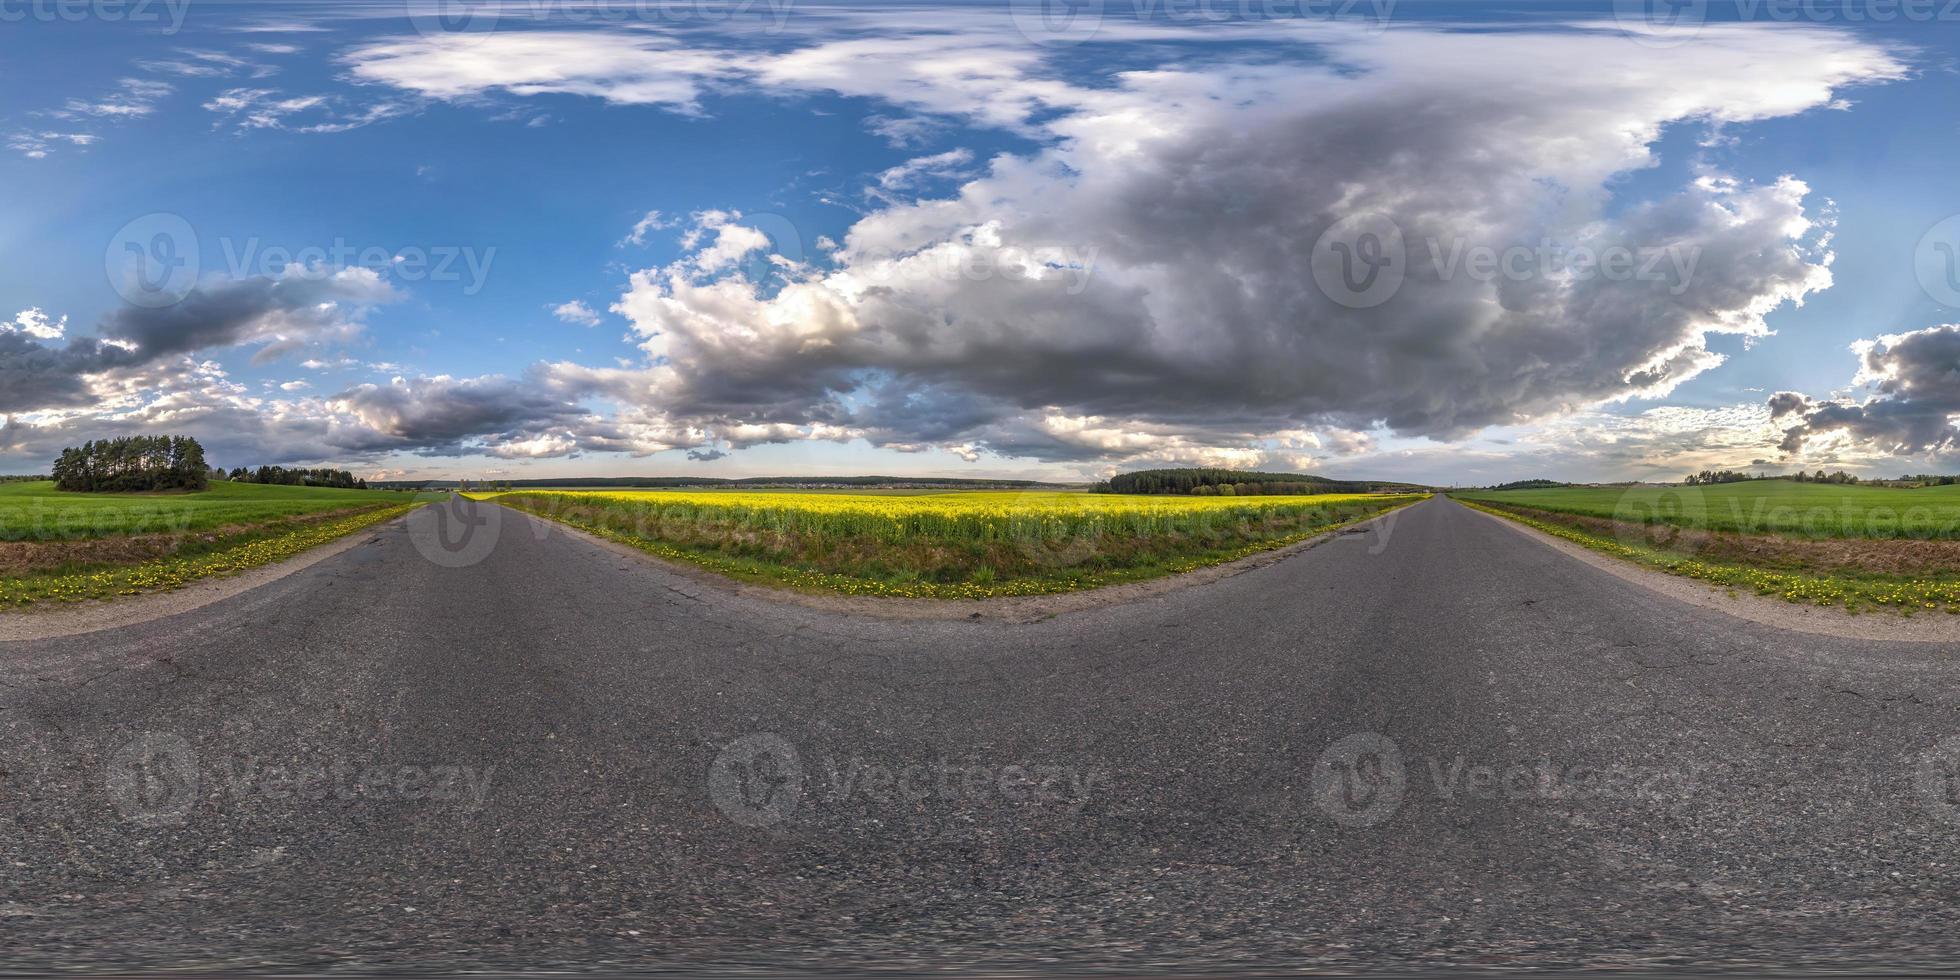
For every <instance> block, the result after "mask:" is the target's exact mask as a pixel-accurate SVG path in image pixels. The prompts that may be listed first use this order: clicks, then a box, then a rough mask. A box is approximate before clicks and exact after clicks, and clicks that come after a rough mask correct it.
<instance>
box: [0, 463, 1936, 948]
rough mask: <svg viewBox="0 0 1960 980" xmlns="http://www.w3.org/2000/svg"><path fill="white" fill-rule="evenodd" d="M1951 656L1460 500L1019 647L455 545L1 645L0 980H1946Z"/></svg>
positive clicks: (385, 549) (365, 560)
mask: <svg viewBox="0 0 1960 980" xmlns="http://www.w3.org/2000/svg"><path fill="white" fill-rule="evenodd" d="M467 520H474V521H477V522H481V524H482V526H478V527H476V528H474V536H473V537H471V538H469V539H468V540H467V542H465V541H464V539H462V538H461V537H459V536H458V535H457V528H458V527H460V526H462V525H461V523H460V522H462V521H467ZM437 521H445V522H451V523H449V524H448V525H447V526H446V527H442V526H437V525H436V524H435V523H433V522H437ZM445 531H446V532H447V533H448V534H449V537H448V538H446V539H442V540H441V541H438V540H437V539H438V538H440V536H441V533H443V532H445ZM432 541H437V543H436V544H434V545H432V544H431V542H432ZM442 541H446V542H447V547H445V546H444V545H443V543H442ZM1957 657H1960V654H1956V651H1955V650H1954V649H1951V648H1942V647H1939V646H1934V645H1913V644H1899V643H1877V642H1861V641H1855V640H1847V639H1832V638H1824V637H1817V636H1810V635H1802V634H1796V633H1786V632H1780V631H1777V630H1775V629H1772V628H1769V627H1765V626H1758V625H1754V624H1751V623H1747V622H1744V621H1741V620H1737V619H1732V618H1729V617H1726V616H1724V615H1721V614H1719V613H1716V612H1711V611H1707V610H1703V609H1698V608H1694V607H1691V606H1688V605H1684V604H1682V603H1679V602H1677V601H1674V600H1672V599H1667V598H1665V597H1662V596H1660V595H1658V594H1655V593H1650V592H1647V591H1645V590H1642V589H1640V588H1638V587H1636V586H1632V585H1629V583H1627V582H1625V581H1623V580H1621V579H1619V578H1617V577H1615V576H1613V575H1610V574H1608V573H1606V572H1603V571H1600V570H1598V569H1596V568H1593V567H1591V566H1589V565H1587V564H1585V563H1583V562H1579V561H1576V560H1574V559H1572V558H1570V557H1567V556H1564V555H1562V554H1559V553H1557V552H1555V551H1553V550H1552V549H1550V548H1548V547H1546V546H1544V545H1543V544H1541V543H1539V542H1537V541H1535V540H1533V539H1530V538H1528V537H1525V536H1523V535H1521V534H1519V533H1517V532H1515V531H1513V530H1511V529H1510V528H1507V527H1504V526H1502V525H1500V524H1499V523H1497V522H1495V521H1494V520H1492V519H1490V518H1488V517H1485V516H1483V515H1480V514H1476V513H1473V512H1471V511H1468V510H1466V509H1464V508H1462V507H1460V506H1458V505H1456V504H1454V503H1451V502H1449V501H1446V500H1440V499H1439V500H1433V501H1430V502H1427V503H1423V504H1419V505H1417V506H1415V507H1413V508H1411V509H1408V510H1406V511H1404V512H1402V513H1401V514H1399V515H1398V516H1397V519H1396V520H1395V522H1394V523H1393V526H1392V533H1383V532H1381V531H1377V532H1376V533H1368V534H1356V535H1349V536H1346V537H1343V538H1341V539H1338V540H1335V541H1331V542H1329V543H1327V544H1325V545H1323V546H1321V547H1319V548H1315V549H1312V550H1310V551H1307V552H1305V553H1303V554H1300V555H1298V556H1296V557H1293V558H1290V559H1287V560H1285V561H1282V562H1278V563H1276V564H1272V565H1269V566H1267V567H1264V568H1260V569H1257V570H1254V571H1250V572H1247V573H1245V574H1242V575H1238V576H1235V577H1231V578H1228V579H1225V580H1223V581H1219V582H1216V583H1212V584H1208V585H1203V586H1196V587H1193V588H1189V589H1184V590H1179V591H1174V592H1172V593H1170V594H1168V595H1165V596H1162V597H1158V598H1155V599H1150V600H1147V601H1143V602H1138V603H1133V604H1129V605H1121V606H1114V607H1108V608H1102V609H1095V610H1089V611H1085V612H1077V613H1071V614H1067V615H1064V616H1061V617H1058V618H1055V619H1050V620H1046V621H1043V622H1038V623H1032V624H1025V625H1011V624H1003V623H988V622H900V621H891V620H880V619H872V618H865V617H847V616H844V615H841V614H837V613H832V612H826V611H821V610H817V609H811V608H806V607H803V606H798V605H794V604H786V603H777V602H772V601H769V600H767V599H760V598H751V597H741V596H735V595H731V594H726V593H723V592H721V591H719V590H717V589H715V588H713V587H706V586H702V585H700V584H699V583H698V582H696V581H694V580H692V579H690V578H687V577H683V576H679V575H676V574H674V573H672V572H669V571H666V570H663V569H661V568H658V567H655V566H653V565H652V564H650V563H646V562H642V561H639V560H636V559H633V558H629V557H623V556H621V555H620V554H618V553H616V552H614V551H612V550H608V549H606V548H603V547H601V546H599V545H597V544H594V543H592V542H590V541H588V540H586V539H583V538H580V537H578V536H575V535H572V534H568V533H567V532H565V531H563V530H561V529H556V528H553V527H551V526H549V525H546V524H543V523H541V522H537V521H534V520H533V519H531V518H527V517H525V516H522V515H519V514H517V513H515V512H512V511H508V510H503V509H501V508H495V507H493V506H491V505H488V504H470V503H464V502H453V503H450V504H446V505H442V508H441V509H425V510H424V511H423V512H421V515H420V516H419V517H417V518H416V519H415V523H414V524H413V526H409V525H401V524H397V525H393V526H390V527H388V528H385V529H383V530H382V531H381V532H380V533H379V534H378V535H377V536H376V537H375V538H374V540H372V541H371V542H369V543H365V544H362V545H361V546H359V547H356V548H353V549H351V550H349V551H347V552H346V553H344V554H341V555H337V556H334V557H333V558H331V559H328V560H326V561H322V562H320V563H319V564H317V565H314V566H312V567H310V568H307V569H305V570H303V571H300V572H297V573H295V574H293V575H291V576H289V577H287V578H284V579H282V580H279V581H277V582H275V583H273V584H270V585H267V586H264V587H262V588H259V589H255V590H253V591H250V592H247V593H245V594H243V595H240V596H237V597H234V598H232V599H228V600H225V601H222V602H219V603H217V604H214V605H210V606H207V607H205V608H202V609H198V610H195V611H191V612H187V613H184V614H181V615H178V616H175V617H172V618H169V619H165V620H160V621H157V622H153V623H150V624H147V625H144V626H139V627H131V628H123V629H118V630H113V631H108V632H98V633H93V634H87V635H81V636H74V637H68V638H64V639H57V640H47V641H39V642H33V643H15V644H0V735H4V741H3V742H0V770H4V773H3V774H0V963H4V964H6V966H7V967H11V968H14V969H30V968H34V967H37V966H42V967H48V966H67V967H78V966H79V967H94V968H99V969H106V968H124V969H158V968H165V967H172V968H192V969H206V970H218V969H265V970H287V971H292V970H317V969H326V968H329V967H342V968H364V969H388V968H405V967H411V966H413V967H420V968H425V969H463V968H512V969H516V968H548V967H568V968H577V967H585V968H593V967H603V966H612V967H638V968H642V969H663V968H672V969H675V970H683V969H688V970H693V969H701V968H707V967H725V968H730V969H736V968H766V967H798V966H802V967H810V966H823V967H831V968H840V969H842V968H849V967H863V966H869V965H882V966H913V967H917V968H970V969H996V970H1036V969H1044V968H1050V969H1052V968H1064V967H1083V968H1086V967H1091V966H1112V967H1120V968H1124V969H1127V970H1148V969H1164V970H1173V969H1174V970H1180V971H1186V972H1188V971H1195V970H1204V969H1208V968H1218V969H1230V970H1245V969H1250V968H1254V967H1267V968H1272V969H1280V970H1302V969H1313V968H1324V969H1344V968H1356V967H1385V968H1401V969H1419V968H1426V967H1443V966H1447V965H1460V966H1470V967H1477V968H1486V969H1504V968H1513V967H1546V966H1552V967H1573V968H1578V967H1600V966H1606V967H1611V966H1643V967H1649V968H1660V967H1666V966H1674V965H1689V964H1703V965H1709V964H1716V965H1744V964H1772V963H1773V964H1780V965H1785V966H1810V967H1817V968H1823V967H1830V966H1847V965H1851V966H1857V965H1863V966H1873V965H1891V966H1908V965H1916V966H1920V967H1939V966H1945V967H1948V968H1952V967H1955V966H1960V931H1957V930H1955V929H1954V928H1953V909H1954V908H1955V907H1956V906H1957V905H1960V776H1956V773H1960V741H1953V739H1954V737H1955V736H1956V735H1960V664H1957V663H1956V659H1957Z"/></svg>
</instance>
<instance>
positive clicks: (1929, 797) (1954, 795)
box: [1912, 735, 1960, 825]
mask: <svg viewBox="0 0 1960 980" xmlns="http://www.w3.org/2000/svg"><path fill="white" fill-rule="evenodd" d="M1912 782H1913V788H1915V789H1917V790H1918V791H1919V802H1920V805H1921V806H1923V807H1925V808H1926V812H1927V813H1930V814H1932V815H1933V816H1934V817H1936V818H1938V819H1939V820H1941V821H1943V822H1945V823H1949V824H1955V825H1960V735H1953V736H1949V737H1947V738H1944V739H1941V740H1940V741H1939V743H1938V744H1936V745H1934V746H1933V747H1932V748H1930V749H1927V750H1926V751H1924V752H1921V753H1920V754H1919V757H1918V758H1917V759H1916V760H1914V765H1913V772H1912Z"/></svg>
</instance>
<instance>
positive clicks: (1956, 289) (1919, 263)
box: [1912, 214, 1960, 307]
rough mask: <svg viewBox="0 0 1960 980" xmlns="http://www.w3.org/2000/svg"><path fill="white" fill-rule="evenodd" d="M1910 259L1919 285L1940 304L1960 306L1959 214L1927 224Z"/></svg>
mask: <svg viewBox="0 0 1960 980" xmlns="http://www.w3.org/2000/svg"><path fill="white" fill-rule="evenodd" d="M1912 259H1913V262H1912V269H1913V273H1914V274H1915V275H1917V276H1918V277H1919V288H1921V289H1923V290H1925V291H1926V295H1928V296H1931V297H1932V298H1933V301H1934V302H1936V303H1939V304H1940V305H1942V306H1955V307H1960V214H1956V215H1954V216H1953V217H1950V218H1948V219H1946V220H1945V221H1942V222H1940V223H1939V224H1936V225H1934V226H1933V227H1931V228H1928V229H1927V230H1926V234H1925V235H1923V236H1921V237H1920V239H1919V247H1918V248H1915V249H1914V250H1913V254H1912Z"/></svg>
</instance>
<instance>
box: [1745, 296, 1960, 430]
mask: <svg viewBox="0 0 1960 980" xmlns="http://www.w3.org/2000/svg"><path fill="white" fill-rule="evenodd" d="M1858 350H1859V353H1860V361H1861V365H1860V370H1859V373H1858V380H1859V381H1861V382H1866V383H1869V384H1870V385H1871V389H1872V392H1873V394H1872V396H1871V397H1870V398H1868V399H1866V400H1865V401H1862V402H1855V401H1849V400H1837V401H1822V402H1808V401H1802V402H1797V401H1793V400H1791V399H1786V398H1785V396H1786V395H1789V394H1791V393H1788V392H1778V393H1777V394H1776V396H1775V397H1774V398H1772V399H1771V400H1770V406H1771V412H1772V414H1775V415H1779V416H1780V415H1786V414H1791V413H1792V412H1794V413H1797V414H1798V419H1799V420H1798V424H1797V425H1795V426H1792V427H1790V428H1788V429H1785V430H1784V435H1783V445H1782V449H1783V451H1784V452H1786V453H1795V452H1800V451H1802V450H1803V448H1804V446H1805V444H1806V443H1808V442H1809V441H1811V440H1813V439H1817V438H1820V437H1824V436H1828V435H1830V434H1832V433H1843V434H1844V435H1846V436H1848V437H1849V438H1850V439H1851V440H1852V441H1853V442H1854V443H1856V444H1858V445H1859V446H1861V447H1862V448H1865V449H1868V450H1872V451H1877V452H1882V453H1888V454H1892V455H1900V456H1910V455H1916V454H1920V453H1928V452H1931V453H1941V452H1947V451H1951V450H1954V449H1960V426H1956V425H1955V423H1954V419H1955V418H1956V417H1960V325H1956V324H1948V325H1945V326H1938V327H1928V328H1927V329H1924V330H1916V331H1913V332H1911V333H1904V334H1893V335H1890V336H1885V337H1880V338H1878V339H1877V340H1874V341H1869V342H1867V343H1863V344H1860V345H1859V347H1858ZM1796 397H1797V399H1801V398H1802V396H1796ZM1778 399H1784V400H1783V401H1782V402H1779V401H1778ZM1779 405H1780V406H1782V407H1783V409H1784V410H1783V411H1778V408H1779Z"/></svg>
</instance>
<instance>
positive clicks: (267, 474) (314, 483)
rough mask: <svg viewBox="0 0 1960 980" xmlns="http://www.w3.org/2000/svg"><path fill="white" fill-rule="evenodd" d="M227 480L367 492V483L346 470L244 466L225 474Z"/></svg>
mask: <svg viewBox="0 0 1960 980" xmlns="http://www.w3.org/2000/svg"><path fill="white" fill-rule="evenodd" d="M225 479H227V480H230V481H231V482H233V483H271V484H277V485H279V486H285V487H340V488H342V489H346V490H366V489H367V481H366V480H357V479H355V478H354V474H352V473H349V472H347V471H346V470H329V469H300V468H291V469H289V468H287V467H284V466H261V467H259V468H258V469H255V470H248V469H246V468H245V467H243V466H240V467H237V468H235V469H233V470H232V471H231V472H230V473H227V474H225Z"/></svg>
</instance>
